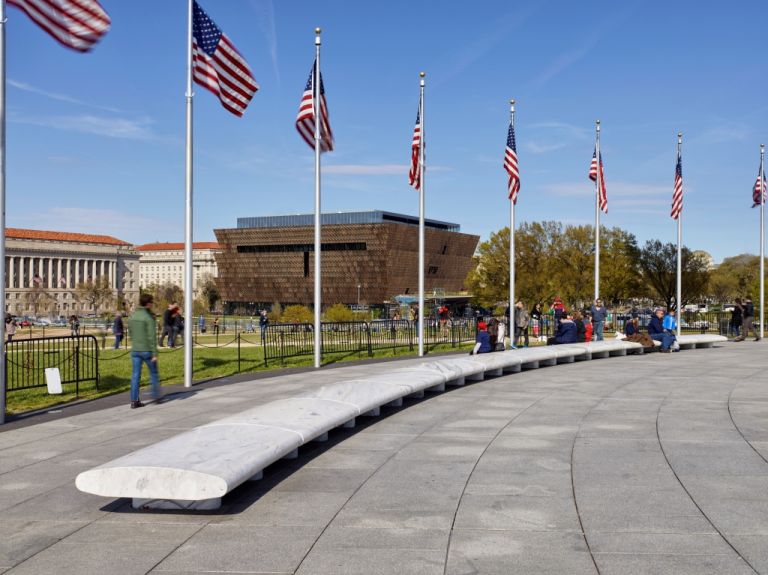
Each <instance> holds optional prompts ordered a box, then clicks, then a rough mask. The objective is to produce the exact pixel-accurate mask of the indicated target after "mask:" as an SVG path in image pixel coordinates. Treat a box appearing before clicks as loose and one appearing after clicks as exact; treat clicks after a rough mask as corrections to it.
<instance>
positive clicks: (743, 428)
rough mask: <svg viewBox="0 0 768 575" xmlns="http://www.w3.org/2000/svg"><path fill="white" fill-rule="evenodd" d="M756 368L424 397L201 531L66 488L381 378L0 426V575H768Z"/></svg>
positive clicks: (294, 465) (651, 369)
mask: <svg viewBox="0 0 768 575" xmlns="http://www.w3.org/2000/svg"><path fill="white" fill-rule="evenodd" d="M767 351H768V347H766V345H765V344H764V343H754V342H751V341H750V342H744V343H740V344H734V343H725V344H723V345H722V346H720V347H718V348H715V349H704V350H691V351H684V352H681V353H678V354H658V353H654V354H650V355H647V356H628V357H621V358H610V359H600V360H592V361H585V362H580V363H575V364H568V365H559V366H556V367H547V368H541V369H536V370H530V371H523V372H522V373H517V374H511V375H505V376H503V377H497V378H490V379H487V380H485V381H482V382H476V383H471V384H468V385H466V386H465V387H460V388H455V389H450V388H449V391H447V392H444V393H436V394H429V393H428V394H427V395H426V397H425V398H424V399H413V400H406V402H405V404H404V406H403V407H402V408H386V409H383V410H382V417H379V418H360V419H359V420H358V422H359V424H360V425H359V426H358V427H357V428H356V429H353V430H346V429H344V430H341V429H340V430H336V431H334V432H332V433H331V437H330V441H328V442H327V443H311V444H308V445H307V446H305V447H302V448H301V449H300V456H299V458H298V459H296V460H284V461H281V462H279V463H278V464H276V465H274V466H272V467H270V468H269V469H268V470H267V471H266V472H265V475H264V479H263V480H261V481H256V482H248V483H246V484H244V485H242V486H240V487H239V488H237V489H236V490H235V491H233V492H232V493H231V494H229V495H228V496H226V497H225V498H224V501H223V507H222V508H221V509H220V510H218V511H216V512H197V513H195V512H168V511H163V512H158V511H154V512H149V511H136V510H133V509H132V508H131V506H130V501H128V500H125V499H118V500H114V499H108V498H101V497H96V496H91V495H87V494H84V493H80V492H79V491H77V490H76V488H75V483H74V479H75V476H76V475H77V474H78V473H79V472H81V471H83V470H86V469H90V468H91V467H94V466H96V465H99V464H101V463H104V462H106V461H109V460H111V459H114V458H116V457H119V456H121V455H124V454H126V453H129V452H131V451H133V450H135V449H137V448H139V447H142V446H145V445H148V444H151V443H154V442H157V441H159V440H161V439H164V438H167V437H170V436H173V435H175V434H177V433H179V432H181V431H184V430H186V429H189V428H191V427H194V426H197V425H200V424H203V423H207V422H210V421H214V420H216V419H218V418H221V417H223V416H227V415H230V414H233V413H236V412H238V411H241V410H244V409H247V408H250V407H254V406H256V405H259V404H261V403H264V402H268V401H271V400H273V399H277V398H282V397H288V396H291V395H293V394H295V393H297V392H299V391H301V390H304V389H307V388H311V387H315V386H319V385H322V384H324V383H330V382H333V381H339V380H341V379H352V378H355V377H359V376H361V375H364V374H369V373H371V372H374V371H376V372H380V371H382V370H387V369H389V368H390V367H391V364H387V363H377V364H366V365H353V366H348V367H343V368H338V369H324V370H321V371H319V372H308V373H294V374H291V375H281V376H276V377H272V378H265V379H258V380H253V381H245V382H239V383H232V384H230V385H223V386H218V387H212V388H206V389H194V390H193V391H191V392H189V393H186V394H177V395H174V396H173V399H172V400H171V401H168V402H167V403H165V404H163V405H148V406H146V407H145V408H143V409H140V410H131V409H129V408H128V406H127V405H120V406H117V407H108V408H105V409H97V410H94V411H90V412H87V413H80V414H78V415H73V416H70V417H61V418H59V419H56V420H53V421H45V422H42V423H35V424H31V425H26V426H24V427H18V428H11V429H9V430H7V431H2V432H0V513H1V514H2V520H1V521H0V573H12V574H14V575H15V574H19V575H21V574H27V573H29V574H32V573H34V574H41V573H46V574H48V573H55V574H57V575H58V574H70V573H71V574H77V575H87V574H100V575H101V574H123V573H125V574H133V573H136V574H139V573H149V572H152V573H167V574H169V575H170V574H173V575H181V574H192V573H270V574H276V573H280V574H282V573H297V574H299V575H309V574H318V575H319V574H328V575H343V574H367V575H370V574H379V573H381V574H384V573H386V574H409V573H415V574H418V575H432V574H441V575H442V574H445V573H448V574H452V575H470V574H497V573H498V574H504V575H507V574H512V573H524V574H544V573H547V574H549V573H553V574H554V573H557V574H569V575H578V574H582V573H583V574H595V573H600V574H630V573H631V574H635V573H638V574H645V573H648V574H663V573H670V574H675V575H677V574H687V573H691V574H696V575H704V574H708V573H723V574H728V575H739V574H742V573H744V574H748V573H765V574H768V377H766V371H767V370H768V353H766V352H767ZM418 362H419V360H415V359H408V360H403V361H400V362H398V363H397V365H398V367H399V366H403V365H406V364H409V363H418ZM33 421H34V420H33Z"/></svg>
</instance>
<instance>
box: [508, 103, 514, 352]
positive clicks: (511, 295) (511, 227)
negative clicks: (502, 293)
mask: <svg viewBox="0 0 768 575" xmlns="http://www.w3.org/2000/svg"><path fill="white" fill-rule="evenodd" d="M509 123H510V124H511V125H512V127H513V128H514V126H515V101H514V100H510V101H509ZM507 331H509V341H510V346H511V347H515V343H516V339H515V202H514V200H513V199H512V198H509V326H508V328H507Z"/></svg>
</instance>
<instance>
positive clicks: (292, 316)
mask: <svg viewBox="0 0 768 575" xmlns="http://www.w3.org/2000/svg"><path fill="white" fill-rule="evenodd" d="M280 321H281V322H282V323H312V322H313V321H314V315H313V313H312V310H311V309H309V308H308V307H307V306H305V305H289V306H288V307H286V308H285V309H284V310H283V314H282V315H281V316H280Z"/></svg>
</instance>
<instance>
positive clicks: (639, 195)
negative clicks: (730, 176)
mask: <svg viewBox="0 0 768 575" xmlns="http://www.w3.org/2000/svg"><path fill="white" fill-rule="evenodd" d="M605 187H606V190H607V192H608V204H609V205H610V204H611V199H612V198H615V197H616V196H619V197H623V198H630V199H627V200H616V201H617V202H618V201H625V202H628V203H629V202H634V201H648V202H650V201H658V200H651V199H649V198H648V196H663V195H668V196H669V197H670V198H671V197H672V185H671V184H670V185H669V186H661V185H652V184H638V183H632V182H612V181H610V180H607V182H606V186H605ZM542 189H543V191H544V192H546V193H549V194H552V195H555V196H586V195H590V194H594V193H595V184H594V183H592V182H590V181H589V180H588V179H587V178H586V176H585V177H584V181H583V182H565V183H559V184H549V185H546V186H543V188H542ZM685 191H686V193H689V191H690V190H689V189H688V188H686V190H685ZM627 205H629V204H627Z"/></svg>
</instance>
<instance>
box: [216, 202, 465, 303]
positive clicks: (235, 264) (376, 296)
mask: <svg viewBox="0 0 768 575" xmlns="http://www.w3.org/2000/svg"><path fill="white" fill-rule="evenodd" d="M321 222H322V227H321V230H322V262H321V264H322V290H323V294H322V300H323V305H324V306H329V305H333V304H335V303H343V304H369V305H378V304H381V303H383V302H384V301H387V300H391V299H392V298H393V297H394V296H396V295H399V294H411V295H415V294H417V293H418V258H419V253H418V249H419V237H418V234H419V227H418V224H419V220H418V218H417V217H413V216H407V215H403V214H396V213H392V212H386V211H380V210H375V211H365V212H340V213H328V214H322V218H321ZM214 231H215V233H216V238H217V240H218V243H219V247H220V251H219V252H217V253H216V262H217V267H218V272H219V276H218V280H217V285H218V286H219V291H220V293H221V298H222V301H223V302H224V303H225V304H226V305H227V307H228V309H230V310H231V309H236V308H238V307H239V308H245V309H250V310H254V309H258V308H261V307H265V306H268V305H270V304H271V303H273V302H279V303H281V304H283V305H291V304H303V305H312V303H313V301H314V281H315V280H314V214H298V215H288V216H262V217H246V218H238V220H237V228H231V229H218V230H214ZM479 239H480V237H479V236H475V235H471V234H464V233H461V232H460V226H459V224H454V223H449V222H441V221H437V220H426V221H425V266H424V267H425V269H424V279H425V292H426V293H430V292H432V291H434V290H443V291H445V292H456V291H460V290H462V289H464V280H465V278H466V277H467V274H468V273H469V271H470V270H471V269H472V268H473V266H474V260H473V255H474V253H475V249H476V247H477V244H478V241H479Z"/></svg>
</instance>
